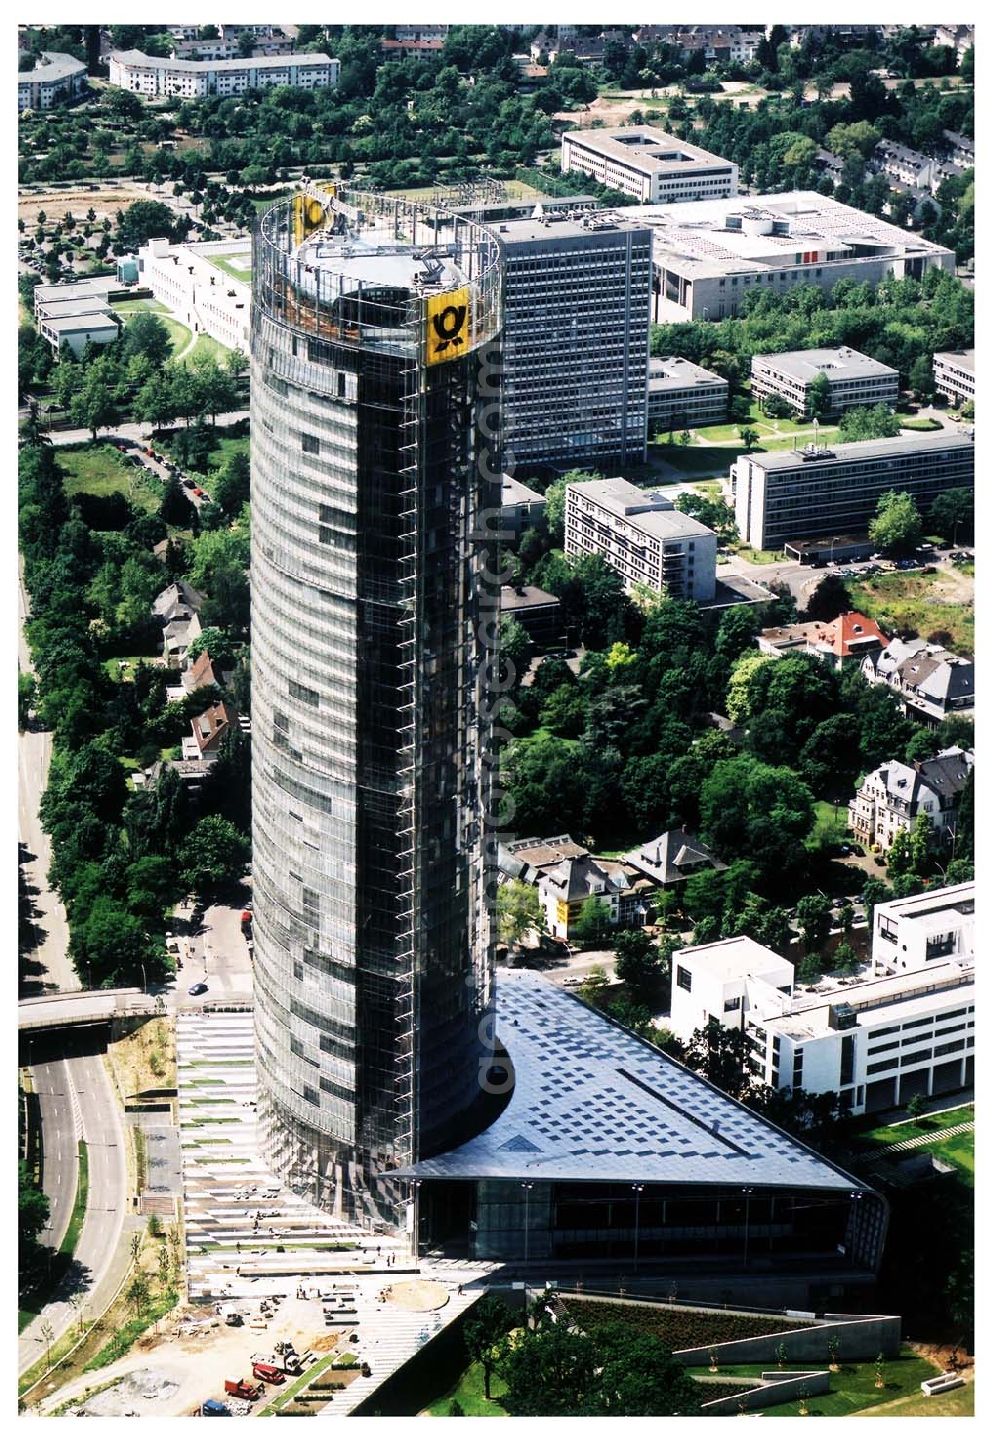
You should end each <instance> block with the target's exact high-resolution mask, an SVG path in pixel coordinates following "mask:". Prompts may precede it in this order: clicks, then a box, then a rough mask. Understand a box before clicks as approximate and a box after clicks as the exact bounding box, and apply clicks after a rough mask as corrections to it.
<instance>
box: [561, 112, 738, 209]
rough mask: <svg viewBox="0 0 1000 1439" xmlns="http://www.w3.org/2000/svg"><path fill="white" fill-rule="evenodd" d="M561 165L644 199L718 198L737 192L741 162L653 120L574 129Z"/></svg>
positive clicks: (564, 143)
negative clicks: (657, 125)
mask: <svg viewBox="0 0 1000 1439" xmlns="http://www.w3.org/2000/svg"><path fill="white" fill-rule="evenodd" d="M560 168H561V169H562V172H563V174H568V173H569V172H570V171H575V172H576V173H577V174H582V175H590V176H591V178H592V179H594V180H596V181H597V183H598V184H599V185H602V186H603V187H604V188H605V189H607V190H618V191H620V192H621V193H622V194H623V195H634V196H635V198H636V199H637V200H640V201H641V202H642V203H643V204H658V203H659V202H661V201H667V202H668V203H671V204H675V203H678V202H680V201H684V200H718V199H723V198H726V197H727V196H730V195H735V194H736V187H737V184H738V182H739V177H740V172H739V167H738V166H736V165H734V164H732V162H731V161H729V160H724V159H722V158H721V156H719V155H713V154H711V153H710V152H709V151H708V150H703V149H702V148H701V146H700V145H693V144H692V143H691V142H690V140H679V139H678V138H677V136H676V135H668V134H667V132H666V131H665V130H657V129H655V128H654V127H653V126H651V125H630V126H628V127H627V128H625V129H621V130H569V131H567V133H566V134H565V135H563V137H562V153H561V158H560Z"/></svg>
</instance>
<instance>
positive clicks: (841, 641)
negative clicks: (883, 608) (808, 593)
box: [757, 610, 889, 670]
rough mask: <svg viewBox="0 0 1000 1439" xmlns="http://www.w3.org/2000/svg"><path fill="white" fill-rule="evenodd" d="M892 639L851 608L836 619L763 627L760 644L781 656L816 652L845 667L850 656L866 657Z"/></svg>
mask: <svg viewBox="0 0 1000 1439" xmlns="http://www.w3.org/2000/svg"><path fill="white" fill-rule="evenodd" d="M888 643H889V637H888V635H884V634H883V633H882V631H881V630H880V629H879V627H878V625H877V624H876V623H875V621H874V620H870V619H869V618H868V616H867V615H862V614H859V613H858V612H857V610H851V611H850V612H849V613H848V614H846V615H838V616H837V618H836V619H835V620H807V621H806V623H805V624H801V625H782V626H780V627H779V628H777V629H770V630H762V631H761V632H760V634H759V635H758V636H757V647H758V649H759V650H760V651H761V652H762V653H763V654H765V655H772V656H774V657H775V658H780V657H781V656H782V655H788V654H807V655H816V656H818V657H819V658H820V659H822V660H826V661H827V662H828V663H830V664H832V665H833V667H834V669H838V670H839V669H843V667H844V664H845V662H846V661H848V660H863V659H864V657H865V656H866V655H870V654H876V655H877V654H880V653H881V651H882V650H884V649H885V647H886V645H887V644H888Z"/></svg>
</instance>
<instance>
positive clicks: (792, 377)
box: [750, 345, 899, 415]
mask: <svg viewBox="0 0 1000 1439" xmlns="http://www.w3.org/2000/svg"><path fill="white" fill-rule="evenodd" d="M820 375H825V376H826V378H827V380H828V381H829V383H830V389H829V403H828V404H827V406H826V413H828V414H831V415H839V414H842V413H843V411H844V410H854V409H857V408H858V407H859V406H861V405H883V404H884V405H888V406H889V407H890V409H893V410H894V409H895V408H896V404H897V401H898V400H899V371H898V370H894V369H892V367H891V366H890V365H883V364H881V363H880V361H878V360H873V359H871V358H870V357H869V356H868V355H862V354H861V353H860V351H858V350H852V349H850V348H849V347H848V346H847V345H840V346H839V347H838V348H837V349H819V350H785V351H783V352H782V353H781V354H778V355H754V357H753V359H752V360H751V362H750V393H751V394H752V395H753V397H754V399H755V400H763V399H766V397H767V396H768V395H777V396H778V397H779V398H780V399H782V400H785V401H787V403H788V404H789V405H791V407H792V409H793V410H794V411H795V413H796V414H797V415H804V414H805V413H806V408H807V403H808V399H809V391H810V386H811V385H812V383H813V381H814V380H816V379H817V378H818V377H819V376H820Z"/></svg>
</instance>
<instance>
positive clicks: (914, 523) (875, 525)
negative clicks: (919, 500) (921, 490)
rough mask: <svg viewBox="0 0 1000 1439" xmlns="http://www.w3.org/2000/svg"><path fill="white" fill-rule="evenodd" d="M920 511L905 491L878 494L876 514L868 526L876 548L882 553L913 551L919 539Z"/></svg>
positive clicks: (893, 553) (887, 491) (898, 553)
mask: <svg viewBox="0 0 1000 1439" xmlns="http://www.w3.org/2000/svg"><path fill="white" fill-rule="evenodd" d="M920 532H921V524H920V511H919V510H918V509H917V505H916V501H915V500H914V498H913V496H912V495H910V494H907V492H906V491H905V490H886V491H885V492H884V493H883V494H881V495H879V497H878V501H877V503H876V506H875V517H874V519H873V520H872V521H871V523H870V524H869V526H868V534H869V537H870V539H871V541H872V543H873V544H874V546H875V548H876V549H877V550H879V551H881V552H882V553H884V554H889V555H901V554H905V553H906V552H907V551H908V550H912V549H913V547H914V545H915V544H916V543H917V541H918V540H919V539H920Z"/></svg>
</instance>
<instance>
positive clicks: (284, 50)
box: [170, 35, 295, 60]
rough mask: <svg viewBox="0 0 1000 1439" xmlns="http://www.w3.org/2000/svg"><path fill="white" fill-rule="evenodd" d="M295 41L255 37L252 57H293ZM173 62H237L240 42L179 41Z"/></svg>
mask: <svg viewBox="0 0 1000 1439" xmlns="http://www.w3.org/2000/svg"><path fill="white" fill-rule="evenodd" d="M294 49H295V41H294V40H293V39H292V38H291V37H290V36H288V35H276V36H260V37H255V39H254V45H253V50H252V51H251V56H252V57H254V58H256V57H257V56H260V55H291V54H292V52H293V51H294ZM170 58H171V59H172V60H235V59H238V58H240V42H239V41H238V40H235V39H234V40H178V41H177V42H176V43H175V44H174V45H173V46H172V47H171V51H170Z"/></svg>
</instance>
